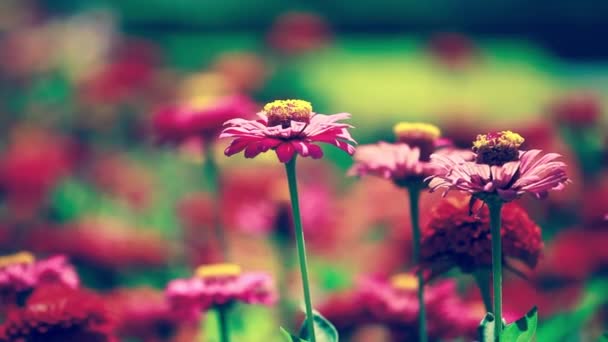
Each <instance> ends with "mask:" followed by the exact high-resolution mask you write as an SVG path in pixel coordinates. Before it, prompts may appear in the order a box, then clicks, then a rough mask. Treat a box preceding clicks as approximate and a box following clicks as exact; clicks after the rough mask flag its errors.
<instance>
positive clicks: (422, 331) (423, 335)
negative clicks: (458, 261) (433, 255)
mask: <svg viewBox="0 0 608 342" xmlns="http://www.w3.org/2000/svg"><path fill="white" fill-rule="evenodd" d="M408 193H409V195H410V217H411V219H412V235H413V240H414V241H413V243H414V246H413V247H414V248H413V250H414V264H416V266H417V267H418V266H419V265H418V263H419V262H420V209H419V204H420V203H419V202H420V188H419V187H417V186H410V187H409V188H408ZM417 276H418V306H419V308H420V310H419V311H418V330H419V339H418V340H419V341H420V342H427V341H428V335H427V330H426V308H425V306H424V275H423V273H422V269H421V268H420V267H418V271H417Z"/></svg>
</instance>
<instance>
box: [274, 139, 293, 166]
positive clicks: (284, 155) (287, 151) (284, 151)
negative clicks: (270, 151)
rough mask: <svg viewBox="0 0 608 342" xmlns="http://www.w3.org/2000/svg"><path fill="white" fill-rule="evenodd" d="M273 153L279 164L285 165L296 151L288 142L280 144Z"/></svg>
mask: <svg viewBox="0 0 608 342" xmlns="http://www.w3.org/2000/svg"><path fill="white" fill-rule="evenodd" d="M275 151H276V153H277V157H278V158H279V161H281V163H287V162H288V161H290V160H291V158H293V156H294V154H295V153H296V149H295V148H294V147H293V146H292V145H291V143H290V142H284V143H282V144H281V145H279V147H277V149H276V150H275Z"/></svg>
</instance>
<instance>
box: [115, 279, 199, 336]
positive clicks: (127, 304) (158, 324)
mask: <svg viewBox="0 0 608 342" xmlns="http://www.w3.org/2000/svg"><path fill="white" fill-rule="evenodd" d="M105 300H106V302H107V303H108V305H109V306H110V307H111V308H112V310H113V312H115V313H116V315H117V319H116V321H117V323H118V324H117V328H116V331H117V334H118V335H119V336H120V337H123V338H137V339H138V341H142V342H162V341H173V342H178V341H184V342H190V341H193V340H194V339H195V337H196V334H197V333H198V324H193V323H192V322H188V321H184V320H182V319H181V318H180V317H177V316H175V315H174V313H173V312H172V310H171V307H170V305H169V302H168V300H167V298H166V297H165V295H164V293H163V292H162V291H159V290H155V289H152V288H148V287H139V288H131V289H118V290H116V291H113V292H111V293H110V294H108V295H106V297H105Z"/></svg>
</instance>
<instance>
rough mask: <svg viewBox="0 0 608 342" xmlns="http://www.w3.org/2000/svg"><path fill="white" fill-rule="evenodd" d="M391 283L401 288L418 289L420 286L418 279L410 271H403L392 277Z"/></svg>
mask: <svg viewBox="0 0 608 342" xmlns="http://www.w3.org/2000/svg"><path fill="white" fill-rule="evenodd" d="M390 282H391V285H392V286H393V287H394V288H396V289H399V290H416V289H417V288H418V279H417V278H416V277H415V276H414V275H412V274H408V273H401V274H397V275H394V276H392V277H391V280H390Z"/></svg>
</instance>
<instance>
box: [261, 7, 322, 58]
mask: <svg viewBox="0 0 608 342" xmlns="http://www.w3.org/2000/svg"><path fill="white" fill-rule="evenodd" d="M330 39H331V33H330V30H329V27H328V25H327V23H326V22H325V21H324V20H323V19H322V18H321V17H319V16H317V15H316V14H312V13H301V12H291V13H286V14H283V15H281V16H280V17H279V18H278V19H277V20H276V22H275V23H274V25H273V27H272V30H271V31H270V33H269V35H268V42H269V44H270V46H272V47H273V48H274V49H276V50H277V51H279V52H281V53H283V54H286V55H298V54H301V53H305V52H308V51H312V50H315V49H319V48H321V47H323V46H324V45H326V44H327V42H328V41H329V40H330Z"/></svg>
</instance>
